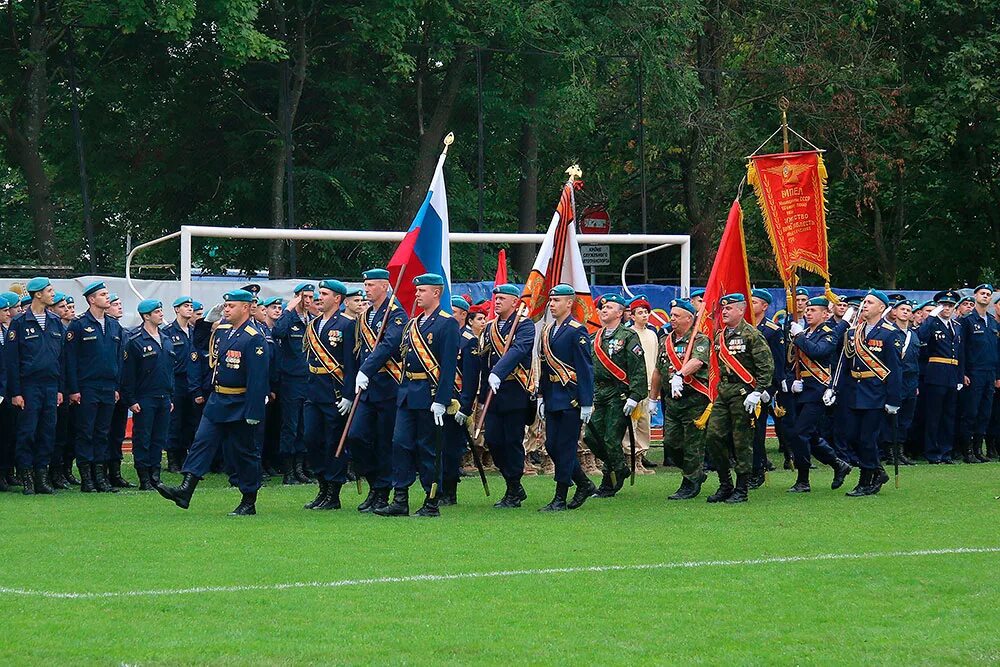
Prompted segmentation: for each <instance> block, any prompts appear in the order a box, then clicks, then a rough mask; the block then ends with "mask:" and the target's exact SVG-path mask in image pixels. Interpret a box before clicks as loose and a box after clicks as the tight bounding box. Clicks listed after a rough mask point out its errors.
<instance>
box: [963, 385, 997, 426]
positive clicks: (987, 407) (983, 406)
mask: <svg viewBox="0 0 1000 667" xmlns="http://www.w3.org/2000/svg"><path fill="white" fill-rule="evenodd" d="M969 380H970V384H969V386H968V387H966V388H965V389H963V390H962V391H961V392H959V395H958V397H959V401H960V403H961V404H962V424H961V434H962V438H963V439H968V438H973V437H976V438H982V437H983V436H984V435H986V431H987V429H989V426H990V417H991V415H992V413H993V393H994V388H993V377H992V375H988V376H983V375H972V376H970V377H969Z"/></svg>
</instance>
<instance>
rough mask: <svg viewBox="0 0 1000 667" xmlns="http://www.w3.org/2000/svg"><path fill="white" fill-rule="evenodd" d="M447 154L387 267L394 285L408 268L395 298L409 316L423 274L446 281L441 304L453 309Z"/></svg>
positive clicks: (438, 165) (437, 168) (441, 158)
mask: <svg viewBox="0 0 1000 667" xmlns="http://www.w3.org/2000/svg"><path fill="white" fill-rule="evenodd" d="M447 154H448V149H447V148H445V150H444V152H442V153H441V157H440V158H438V163H437V167H436V168H435V169H434V178H432V179H431V187H430V189H429V190H428V191H427V197H426V198H425V199H424V203H423V204H422V205H421V206H420V210H418V211H417V215H416V216H415V217H414V218H413V222H412V223H410V228H409V230H407V232H406V236H405V237H404V238H403V240H402V241H401V242H400V244H399V247H398V248H396V252H394V253H393V255H392V259H390V260H389V266H388V267H387V268H388V269H389V278H390V282H392V284H394V285H395V284H396V279H397V277H398V276H399V272H400V271H402V270H403V269H404V267H405V273H404V274H403V279H402V280H401V281H400V283H399V291H398V292H397V293H396V294H395V296H396V298H397V299H398V300H399V303H400V304H401V305H402V306H403V308H405V309H406V312H412V310H413V298H414V294H415V291H416V290H415V288H414V287H413V279H414V278H416V277H417V276H419V275H420V274H422V273H436V274H438V275H440V276H442V277H443V278H444V291H443V292H442V294H441V303H442V307H448V308H450V307H451V306H450V304H451V247H450V245H449V243H448V197H447V194H446V193H445V188H444V159H445V157H447ZM445 304H447V305H445Z"/></svg>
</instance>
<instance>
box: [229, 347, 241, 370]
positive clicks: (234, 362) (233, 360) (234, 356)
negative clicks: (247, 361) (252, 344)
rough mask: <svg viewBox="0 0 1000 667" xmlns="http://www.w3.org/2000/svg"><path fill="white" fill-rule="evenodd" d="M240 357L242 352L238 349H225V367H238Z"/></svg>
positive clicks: (234, 368)
mask: <svg viewBox="0 0 1000 667" xmlns="http://www.w3.org/2000/svg"><path fill="white" fill-rule="evenodd" d="M242 357H243V353H242V352H240V351H239V350H226V368H232V369H233V370H237V369H239V367H240V361H241V360H242Z"/></svg>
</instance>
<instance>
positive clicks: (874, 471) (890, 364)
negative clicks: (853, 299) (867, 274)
mask: <svg viewBox="0 0 1000 667" xmlns="http://www.w3.org/2000/svg"><path fill="white" fill-rule="evenodd" d="M888 307H889V297H887V296H886V295H885V293H884V292H881V291H879V290H871V291H869V292H868V294H867V295H866V296H865V298H864V299H863V300H862V302H861V310H860V314H859V316H858V323H857V325H856V326H855V327H853V328H851V329H848V330H847V332H846V333H845V334H844V339H843V340H844V342H843V345H844V353H843V359H844V362H843V363H844V371H843V373H844V375H846V376H847V378H848V379H847V389H846V392H845V393H844V394H843V396H842V397H841V400H844V401H846V402H847V406H848V408H849V413H848V423H847V437H848V442H849V443H850V445H851V447H853V448H854V451H855V452H856V453H857V456H858V460H859V461H860V462H861V475H860V479H859V481H858V485H857V486H856V487H854V489H852V490H851V491H848V492H847V495H848V496H851V497H854V498H857V497H861V496H870V495H874V494H876V493H878V492H879V490H880V489H881V488H882V485H883V484H885V483H886V482H888V481H889V476H888V475H887V474H886V472H885V468H883V467H882V465H881V464H880V463H879V457H878V438H879V430H880V427H881V423H882V419H883V417H882V415H883V414H888V415H890V416H892V417H893V418H895V417H896V416H897V415H898V413H899V408H900V405H901V404H902V400H903V373H902V367H901V364H900V352H901V350H902V346H903V344H902V340H901V338H902V337H901V335H900V331H899V329H898V328H896V326H895V325H893V324H891V323H889V322H887V321H886V320H885V319H883V317H882V316H883V314H884V313H885V310H886V308H888Z"/></svg>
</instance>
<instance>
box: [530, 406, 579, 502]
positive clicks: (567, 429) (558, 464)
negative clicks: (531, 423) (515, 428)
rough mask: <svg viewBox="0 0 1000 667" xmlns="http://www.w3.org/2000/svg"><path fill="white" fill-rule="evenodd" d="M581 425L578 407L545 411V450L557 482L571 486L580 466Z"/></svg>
mask: <svg viewBox="0 0 1000 667" xmlns="http://www.w3.org/2000/svg"><path fill="white" fill-rule="evenodd" d="M582 426H583V422H582V421H581V420H580V408H570V409H568V410H557V411H555V412H549V411H548V410H546V411H545V451H546V452H548V455H549V458H551V459H552V463H553V465H554V466H555V468H556V474H555V480H556V483H557V484H566V485H567V486H573V476H574V475H575V474H576V473H577V472H578V470H579V468H580V459H579V458H577V451H578V449H579V442H580V428H581V427H582ZM523 469H524V468H523V463H522V470H523Z"/></svg>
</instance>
